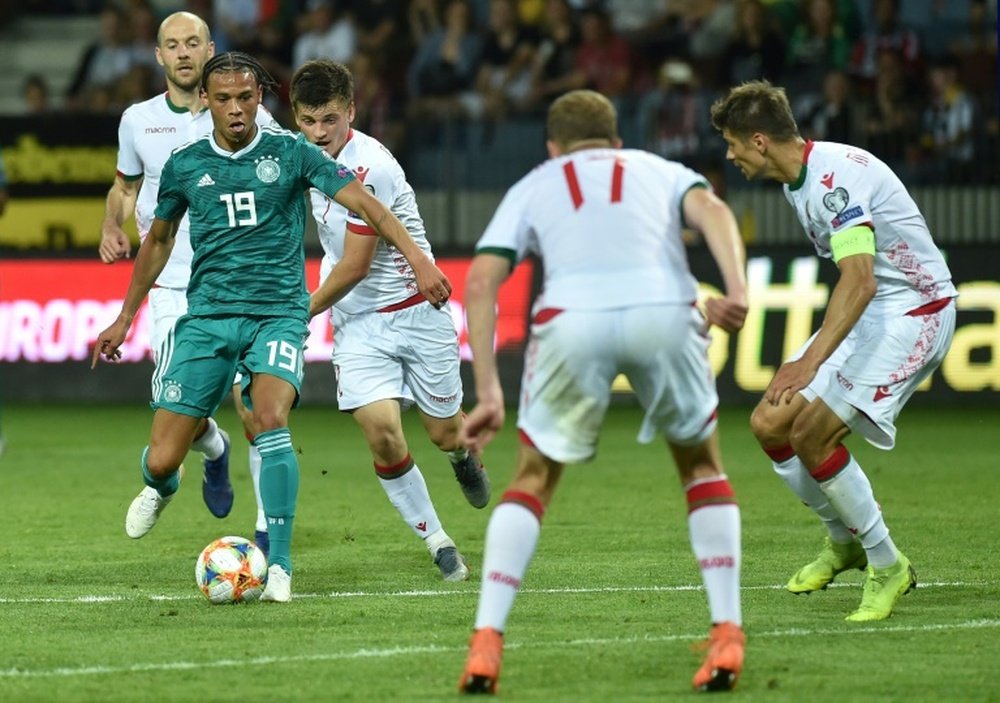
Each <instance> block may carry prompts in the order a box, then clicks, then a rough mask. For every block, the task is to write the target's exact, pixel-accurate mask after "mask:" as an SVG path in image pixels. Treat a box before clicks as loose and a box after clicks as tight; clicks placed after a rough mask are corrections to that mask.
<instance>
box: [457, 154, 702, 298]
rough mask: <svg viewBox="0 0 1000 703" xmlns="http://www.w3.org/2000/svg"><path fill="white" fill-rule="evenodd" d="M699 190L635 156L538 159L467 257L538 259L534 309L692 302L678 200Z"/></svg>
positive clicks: (688, 176)
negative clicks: (540, 276)
mask: <svg viewBox="0 0 1000 703" xmlns="http://www.w3.org/2000/svg"><path fill="white" fill-rule="evenodd" d="M693 187H707V182H706V180H705V179H704V178H703V177H702V176H701V175H699V174H697V173H695V172H694V171H692V170H690V169H688V168H686V167H684V166H682V165H680V164H677V163H673V162H670V161H667V160H665V159H663V158H660V157H659V156H656V155H654V154H651V153H649V152H645V151H641V150H637V149H586V150H582V151H578V152H574V153H572V154H569V155H566V156H562V157H559V158H555V159H550V160H549V161H546V162H545V163H543V164H542V165H541V166H539V167H537V168H536V169H535V170H533V171H532V172H531V173H529V174H528V175H527V176H525V177H524V178H523V179H521V180H520V181H519V182H518V183H516V184H515V185H514V186H513V187H512V188H511V189H510V190H509V191H508V192H507V194H506V195H505V196H504V198H503V200H502V202H501V203H500V206H499V207H498V208H497V211H496V213H495V214H494V216H493V218H492V219H491V221H490V223H489V224H488V225H487V227H486V230H485V231H484V233H483V235H482V237H481V238H480V240H479V242H478V244H477V246H476V250H477V252H484V251H492V252H494V253H505V252H506V253H507V254H508V255H510V254H512V258H514V259H515V261H519V260H521V259H523V258H524V257H525V256H527V255H528V254H531V253H535V254H537V255H538V256H539V257H540V258H541V259H542V264H543V269H544V271H545V280H544V284H543V291H542V294H541V296H540V297H539V299H538V301H536V305H535V307H536V309H538V308H540V307H557V308H564V309H591V310H601V309H610V308H616V307H630V306H636V305H648V304H659V303H693V302H695V300H696V299H697V286H696V282H695V280H694V277H693V276H692V275H691V273H690V270H689V269H688V263H687V253H686V251H685V249H684V243H683V240H682V238H681V230H682V217H681V202H682V199H683V197H684V195H685V193H687V192H688V190H690V189H691V188H693Z"/></svg>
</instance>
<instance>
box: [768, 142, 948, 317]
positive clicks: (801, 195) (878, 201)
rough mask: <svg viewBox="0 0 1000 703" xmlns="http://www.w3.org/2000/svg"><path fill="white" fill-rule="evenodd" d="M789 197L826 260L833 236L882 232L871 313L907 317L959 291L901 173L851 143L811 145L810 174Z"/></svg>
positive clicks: (807, 168)
mask: <svg viewBox="0 0 1000 703" xmlns="http://www.w3.org/2000/svg"><path fill="white" fill-rule="evenodd" d="M784 190H785V195H786V197H787V198H788V200H789V202H790V203H791V204H792V205H793V207H794V208H795V211H796V214H797V215H798V218H799V222H800V223H801V224H802V226H803V228H804V229H805V231H806V234H807V235H808V236H809V239H810V240H811V241H812V242H813V245H814V246H815V248H816V252H817V254H819V256H821V257H823V258H828V259H829V258H832V257H833V253H832V243H831V240H832V239H833V237H836V236H837V235H838V234H840V233H841V232H844V231H846V230H848V229H851V228H853V227H857V226H864V227H868V228H870V229H871V230H872V231H873V232H874V234H875V262H874V273H875V279H876V284H877V288H876V292H875V297H874V299H873V300H872V302H871V303H870V304H869V314H903V313H906V312H908V311H910V310H913V309H915V308H918V307H920V306H921V305H924V304H927V303H930V302H934V301H936V300H939V299H941V298H951V297H954V296H955V295H957V292H956V290H955V287H954V285H953V284H952V281H951V272H950V271H949V270H948V266H947V264H946V263H945V261H944V257H943V256H942V255H941V252H940V250H939V249H938V248H937V246H936V245H935V243H934V240H933V238H932V237H931V233H930V231H929V230H928V228H927V222H926V221H925V220H924V217H923V215H922V214H921V213H920V210H919V208H918V207H917V205H916V203H915V202H914V201H913V198H912V197H910V194H909V192H907V190H906V187H905V186H904V185H903V183H902V182H901V181H900V180H899V178H898V177H897V176H896V174H895V173H893V172H892V170H891V169H890V168H889V167H888V166H887V165H886V164H885V163H883V162H882V161H880V160H879V159H878V158H877V157H875V156H874V155H872V154H870V153H868V152H867V151H864V150H863V149H858V148H856V147H852V146H848V145H845V144H836V143H833V142H808V143H807V144H806V154H805V164H804V169H803V175H802V176H801V177H800V179H799V182H797V183H793V184H790V185H786V186H785V188H784Z"/></svg>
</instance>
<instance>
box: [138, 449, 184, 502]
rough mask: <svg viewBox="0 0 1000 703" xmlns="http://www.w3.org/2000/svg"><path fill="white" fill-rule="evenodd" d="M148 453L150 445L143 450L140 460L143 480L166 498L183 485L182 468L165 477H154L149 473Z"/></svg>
mask: <svg viewBox="0 0 1000 703" xmlns="http://www.w3.org/2000/svg"><path fill="white" fill-rule="evenodd" d="M147 454H149V447H148V446H147V447H146V448H145V449H143V450H142V459H140V460H139V464H140V465H141V466H142V480H143V481H144V482H145V484H146V485H147V486H149V487H150V488H155V489H156V491H157V493H159V494H160V495H161V496H163V497H164V498H166V497H167V496H172V495H173V494H174V493H176V492H177V489H178V488H180V487H181V472H180V469H174V472H173V473H172V474H169V475H168V476H166V477H165V478H153V475H152V474H151V473H149V465H148V464H147V463H146V455H147Z"/></svg>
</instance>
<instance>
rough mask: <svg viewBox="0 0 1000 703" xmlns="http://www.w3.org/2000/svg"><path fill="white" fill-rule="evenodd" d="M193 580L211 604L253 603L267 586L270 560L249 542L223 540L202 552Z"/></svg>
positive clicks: (215, 542)
mask: <svg viewBox="0 0 1000 703" xmlns="http://www.w3.org/2000/svg"><path fill="white" fill-rule="evenodd" d="M194 578H195V582H196V583H197V584H198V589H199V590H200V591H201V592H202V593H204V594H205V597H206V598H208V600H210V601H211V602H212V603H216V604H222V603H250V602H251V601H255V600H257V599H258V598H260V594H261V592H262V591H263V590H264V585H265V584H266V583H267V557H265V556H264V552H262V551H261V550H260V547H258V546H257V545H256V544H254V543H253V542H251V541H250V540H248V539H244V538H243V537H235V536H229V537H220V538H219V539H217V540H215V541H214V542H212V543H211V544H210V545H208V546H207V547H205V548H204V549H203V550H201V554H199V555H198V561H197V562H195V565H194Z"/></svg>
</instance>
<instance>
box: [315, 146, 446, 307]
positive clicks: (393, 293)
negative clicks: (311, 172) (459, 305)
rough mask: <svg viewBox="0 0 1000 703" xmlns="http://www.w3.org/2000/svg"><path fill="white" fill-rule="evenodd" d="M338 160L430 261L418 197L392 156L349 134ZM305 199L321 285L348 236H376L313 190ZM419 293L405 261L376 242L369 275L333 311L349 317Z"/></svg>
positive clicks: (388, 246)
mask: <svg viewBox="0 0 1000 703" xmlns="http://www.w3.org/2000/svg"><path fill="white" fill-rule="evenodd" d="M337 161H339V162H340V163H342V164H344V165H345V166H347V167H349V168H350V169H351V170H352V171H354V175H355V176H356V177H357V178H358V180H360V181H361V182H362V183H363V184H364V186H365V188H367V189H368V190H369V191H371V193H372V194H373V195H374V196H375V197H376V198H378V199H379V200H381V201H382V203H383V204H384V205H385V206H386V207H387V208H389V209H390V210H391V211H392V214H394V215H395V216H396V217H398V218H399V221H400V222H402V223H403V226H404V227H406V231H407V232H409V233H410V237H411V238H412V239H413V241H414V242H416V244H417V246H418V247H420V248H421V249H422V250H423V251H424V252H425V253H426V254H427V255H428V256H430V257H431V260H433V258H434V257H433V254H432V253H431V245H430V244H429V243H428V241H427V236H426V235H425V233H424V221H423V219H421V217H420V211H419V210H418V209H417V198H416V196H415V195H414V193H413V188H412V187H410V184H409V183H408V182H407V181H406V174H405V173H404V172H403V167H402V166H400V165H399V162H398V161H396V158H395V157H394V156H393V155H392V153H391V152H390V151H389V150H388V149H386V148H385V147H384V146H383V145H382V143H381V142H380V141H378V140H377V139H375V138H374V137H371V136H369V135H367V134H365V133H364V132H359V131H358V130H356V129H352V130H351V132H350V136H349V137H348V139H347V143H346V144H344V147H343V148H342V149H341V150H340V153H339V154H337ZM309 196H310V199H311V201H312V213H313V217H314V218H315V219H316V226H317V230H318V233H319V240H320V243H322V245H323V251H324V252H325V256H324V257H323V265H322V267H321V269H320V283H322V282H323V281H324V280H325V279H326V277H327V276H328V275H329V274H330V271H332V270H333V267H334V265H336V263H337V262H338V261H340V259H341V258H343V256H344V239H345V238H346V236H347V231H350V232H352V233H354V234H357V235H361V236H370V237H377V236H378V234H377V233H376V232H375V230H373V229H372V228H371V227H369V226H368V225H367V224H365V222H364V221H363V220H361V219H360V218H358V217H357V215H354V214H352V213H348V211H347V209H346V208H344V207H342V206H340V205H338V204H337V203H335V202H332V201H331V200H330V198H328V197H327V196H326V195H324V194H323V193H320V192H318V191H316V190H313V191H310V194H309ZM419 292H420V289H419V288H418V286H417V278H416V274H414V273H413V268H412V267H411V266H410V264H409V262H408V261H407V260H406V258H405V257H404V256H403V255H402V254H400V253H399V250H398V249H396V247H394V246H393V245H392V244H390V243H389V242H387V241H386V240H384V239H379V241H378V244H377V245H376V247H375V255H374V257H373V258H372V263H371V267H370V268H369V270H368V275H367V276H365V278H364V280H362V281H361V282H360V283H358V284H357V285H356V286H355V287H354V288H353V289H352V290H351V291H350V292H349V293H348V294H347V295H345V296H344V297H343V298H341V299H340V300H339V301H337V303H336V304H335V305H334V307H335V308H336V310H337V311H338V312H341V313H345V314H349V315H354V314H357V313H362V312H371V311H373V310H378V309H380V308H384V307H387V306H389V305H393V304H395V303H398V302H400V301H403V300H406V299H407V298H410V297H412V296H414V295H417V294H419Z"/></svg>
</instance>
